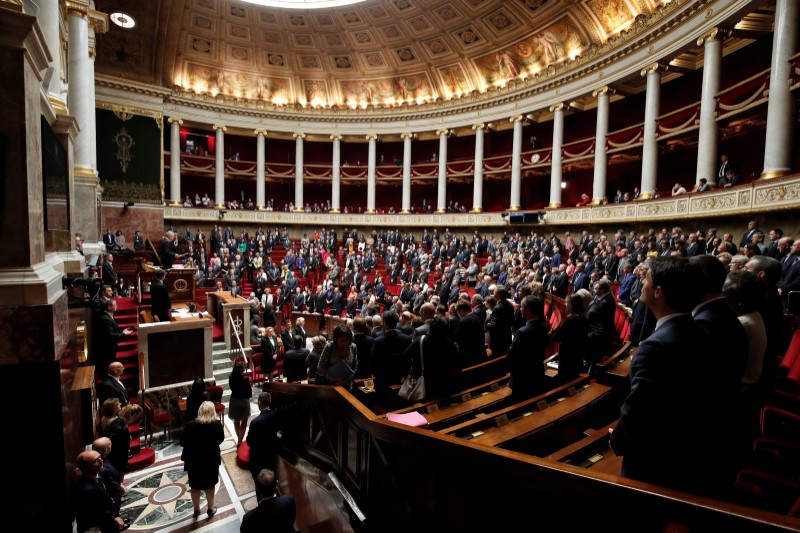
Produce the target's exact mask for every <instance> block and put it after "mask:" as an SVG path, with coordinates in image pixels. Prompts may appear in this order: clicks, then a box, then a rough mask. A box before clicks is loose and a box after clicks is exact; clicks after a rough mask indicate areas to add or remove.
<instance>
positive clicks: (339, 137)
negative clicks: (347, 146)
mask: <svg viewBox="0 0 800 533" xmlns="http://www.w3.org/2000/svg"><path fill="white" fill-rule="evenodd" d="M330 139H331V140H332V141H341V140H342V139H344V136H343V135H342V134H341V133H334V134H332V135H331V137H330Z"/></svg>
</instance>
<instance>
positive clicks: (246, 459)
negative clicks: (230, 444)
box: [236, 441, 250, 470]
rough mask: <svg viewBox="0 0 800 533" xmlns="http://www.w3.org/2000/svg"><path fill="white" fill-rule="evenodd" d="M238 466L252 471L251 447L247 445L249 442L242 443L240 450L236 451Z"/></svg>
mask: <svg viewBox="0 0 800 533" xmlns="http://www.w3.org/2000/svg"><path fill="white" fill-rule="evenodd" d="M236 464H237V465H239V468H243V469H245V470H249V469H250V446H248V445H247V441H242V444H241V445H240V446H239V449H238V450H236Z"/></svg>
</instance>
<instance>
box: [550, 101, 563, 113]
mask: <svg viewBox="0 0 800 533" xmlns="http://www.w3.org/2000/svg"><path fill="white" fill-rule="evenodd" d="M565 107H566V106H565V105H564V102H560V103H558V104H554V105H551V106H550V112H554V111H563V110H564V108H565Z"/></svg>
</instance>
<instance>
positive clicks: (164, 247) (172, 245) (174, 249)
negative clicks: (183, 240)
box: [158, 230, 184, 268]
mask: <svg viewBox="0 0 800 533" xmlns="http://www.w3.org/2000/svg"><path fill="white" fill-rule="evenodd" d="M158 257H159V259H161V266H162V267H163V268H172V265H174V264H175V259H179V258H182V257H184V254H181V253H180V249H179V248H178V245H177V243H176V242H175V232H174V231H172V230H169V231H167V233H166V234H165V235H164V238H162V239H161V241H160V242H159V243H158Z"/></svg>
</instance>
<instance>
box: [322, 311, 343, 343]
mask: <svg viewBox="0 0 800 533" xmlns="http://www.w3.org/2000/svg"><path fill="white" fill-rule="evenodd" d="M336 326H347V319H346V318H342V317H340V316H333V315H325V331H326V333H327V335H328V338H329V339H332V338H333V330H334V329H336Z"/></svg>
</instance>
